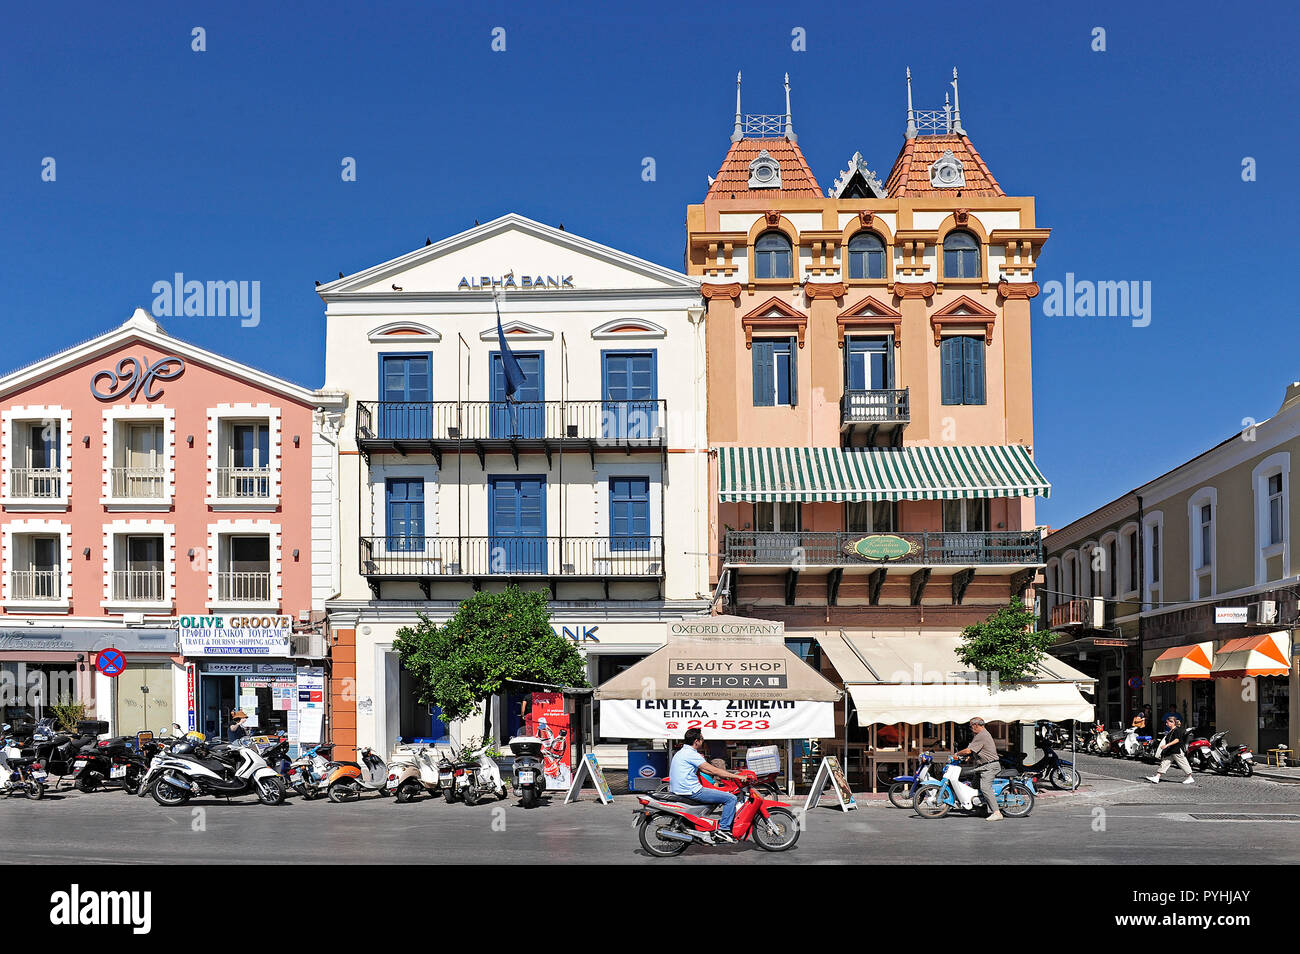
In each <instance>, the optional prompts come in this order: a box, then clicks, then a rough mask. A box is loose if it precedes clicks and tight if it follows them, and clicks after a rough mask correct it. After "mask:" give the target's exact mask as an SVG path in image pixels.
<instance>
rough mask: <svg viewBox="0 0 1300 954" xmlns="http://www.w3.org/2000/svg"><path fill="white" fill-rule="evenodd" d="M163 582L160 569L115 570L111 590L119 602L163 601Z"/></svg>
mask: <svg viewBox="0 0 1300 954" xmlns="http://www.w3.org/2000/svg"><path fill="white" fill-rule="evenodd" d="M163 584H164V580H163V571H162V570H160V569H146V570H132V569H128V570H114V571H113V572H112V587H111V590H110V592H111V593H112V596H113V600H114V601H115V602H118V603H161V602H162V601H163V590H164V586H163Z"/></svg>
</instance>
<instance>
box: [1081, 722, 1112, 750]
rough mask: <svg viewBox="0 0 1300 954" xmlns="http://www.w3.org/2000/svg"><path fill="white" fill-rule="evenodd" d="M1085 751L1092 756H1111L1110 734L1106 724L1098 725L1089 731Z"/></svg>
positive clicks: (1099, 723) (1100, 723)
mask: <svg viewBox="0 0 1300 954" xmlns="http://www.w3.org/2000/svg"><path fill="white" fill-rule="evenodd" d="M1083 749H1084V751H1085V752H1089V753H1091V754H1092V755H1110V733H1109V732H1107V731H1106V724H1105V723H1104V722H1098V723H1096V724H1095V725H1094V726H1093V727H1092V728H1091V729H1090V730H1089V731H1088V741H1087V742H1086V743H1084V747H1083Z"/></svg>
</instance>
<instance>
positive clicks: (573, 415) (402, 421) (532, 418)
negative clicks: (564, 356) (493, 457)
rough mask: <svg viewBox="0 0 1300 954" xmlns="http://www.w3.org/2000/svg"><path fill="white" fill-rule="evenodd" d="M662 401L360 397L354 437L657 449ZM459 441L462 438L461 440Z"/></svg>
mask: <svg viewBox="0 0 1300 954" xmlns="http://www.w3.org/2000/svg"><path fill="white" fill-rule="evenodd" d="M666 431H667V402H666V401H663V400H645V401H520V402H512V401H422V402H392V401H361V402H358V404H357V422H356V438H357V445H358V447H360V448H361V449H362V450H363V451H365V452H367V453H370V452H375V453H408V452H411V451H416V452H420V451H425V452H430V453H435V454H438V455H441V453H442V452H443V451H448V450H457V449H470V450H474V451H475V452H478V453H480V454H481V453H482V452H483V451H485V450H493V451H503V450H511V451H515V452H517V451H518V450H519V449H520V448H523V449H533V450H544V451H546V452H548V453H549V451H550V450H551V449H553V448H559V447H562V446H566V445H568V446H578V447H583V448H585V449H587V450H590V451H591V452H592V453H594V452H595V451H596V450H602V449H608V448H617V449H619V450H628V451H631V450H635V449H650V450H660V449H662V448H664V447H666V446H667V433H666ZM466 445H469V447H468V448H467V447H466Z"/></svg>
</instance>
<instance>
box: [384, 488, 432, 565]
mask: <svg viewBox="0 0 1300 954" xmlns="http://www.w3.org/2000/svg"><path fill="white" fill-rule="evenodd" d="M384 500H385V509H386V523H385V529H386V532H387V534H388V537H387V549H388V550H389V552H420V551H423V550H424V478H423V477H389V478H388V479H387V480H386V481H384Z"/></svg>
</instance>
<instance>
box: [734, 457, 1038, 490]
mask: <svg viewBox="0 0 1300 954" xmlns="http://www.w3.org/2000/svg"><path fill="white" fill-rule="evenodd" d="M1050 492H1051V485H1050V484H1049V483H1048V482H1047V479H1046V478H1045V477H1044V476H1043V475H1042V473H1041V472H1040V471H1039V469H1038V467H1037V466H1036V465H1035V464H1034V461H1033V458H1031V457H1030V456H1029V451H1028V449H1027V448H1025V447H1022V446H1020V445H1018V444H1012V445H993V446H973V445H966V446H957V445H942V446H922V445H911V446H907V447H861V448H841V447H721V448H719V449H718V499H719V500H721V501H723V502H733V501H740V500H744V501H751V502H753V501H809V502H816V501H832V502H836V501H854V500H956V499H961V498H975V497H1035V496H1038V497H1046V496H1048V494H1049V493H1050Z"/></svg>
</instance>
